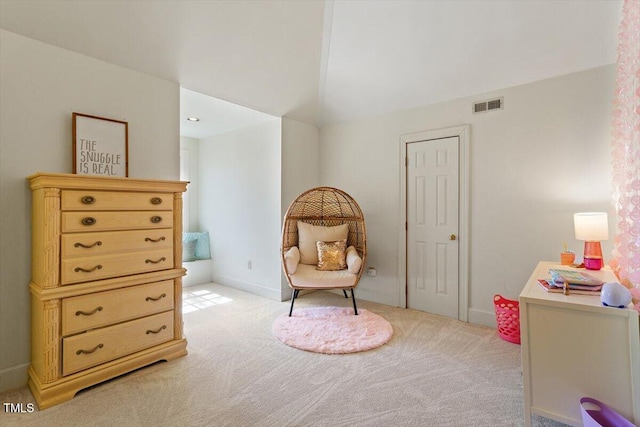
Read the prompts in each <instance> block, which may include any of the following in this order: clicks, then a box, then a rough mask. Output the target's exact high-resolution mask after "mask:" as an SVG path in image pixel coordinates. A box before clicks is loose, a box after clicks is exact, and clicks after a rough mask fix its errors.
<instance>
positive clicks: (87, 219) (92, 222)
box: [82, 216, 98, 225]
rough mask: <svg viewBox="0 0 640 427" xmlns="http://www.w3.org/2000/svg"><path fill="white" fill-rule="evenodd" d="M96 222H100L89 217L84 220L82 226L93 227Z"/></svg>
mask: <svg viewBox="0 0 640 427" xmlns="http://www.w3.org/2000/svg"><path fill="white" fill-rule="evenodd" d="M96 222H98V221H96V219H95V218H93V217H90V216H88V217H86V218H82V225H93V224H95V223H96Z"/></svg>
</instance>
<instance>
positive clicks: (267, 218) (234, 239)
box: [199, 118, 281, 300]
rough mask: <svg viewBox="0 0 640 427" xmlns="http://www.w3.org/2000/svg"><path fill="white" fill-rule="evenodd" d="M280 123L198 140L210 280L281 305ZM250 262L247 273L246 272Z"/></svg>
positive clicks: (271, 122)
mask: <svg viewBox="0 0 640 427" xmlns="http://www.w3.org/2000/svg"><path fill="white" fill-rule="evenodd" d="M280 141H281V119H279V118H278V119H274V120H272V121H269V122H264V123H261V124H258V125H254V126H250V127H246V128H243V129H239V130H236V131H232V132H227V133H224V134H221V135H216V136H212V137H209V138H203V139H201V140H200V148H199V151H200V157H199V171H200V173H199V180H200V225H201V228H202V230H207V231H208V232H209V236H210V239H211V249H212V251H211V257H212V259H213V280H214V281H215V282H217V283H221V284H224V285H228V286H233V287H236V288H239V289H243V290H246V291H249V292H252V293H254V294H258V295H262V296H265V297H268V298H271V299H275V300H280V299H281V291H280V282H281V279H280V258H279V247H280V221H281V220H280V209H281V201H280V200H281V190H280V171H281V151H280V149H281V144H280ZM249 261H251V269H250V268H249V266H248V263H249Z"/></svg>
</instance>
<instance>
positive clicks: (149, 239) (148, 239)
mask: <svg viewBox="0 0 640 427" xmlns="http://www.w3.org/2000/svg"><path fill="white" fill-rule="evenodd" d="M163 240H165V238H164V236H162V237H160V238H159V239H156V240H153V239H152V238H151V237H146V238H145V239H144V241H145V242H153V243H158V242H162V241H163Z"/></svg>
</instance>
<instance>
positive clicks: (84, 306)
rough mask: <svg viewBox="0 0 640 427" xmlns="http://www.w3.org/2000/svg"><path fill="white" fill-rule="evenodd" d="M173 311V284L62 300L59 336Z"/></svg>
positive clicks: (163, 283)
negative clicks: (60, 331)
mask: <svg viewBox="0 0 640 427" xmlns="http://www.w3.org/2000/svg"><path fill="white" fill-rule="evenodd" d="M171 309H173V280H167V281H164V282H158V283H151V284H148V285H140V286H133V287H131V288H125V289H117V290H114V291H106V292H98V293H94V294H90V295H82V296H79V297H73V298H65V299H63V300H62V335H64V336H66V335H71V334H74V333H78V332H82V331H86V330H88V329H95V328H98V327H101V326H107V325H111V324H114V323H120V322H123V321H125V320H131V319H136V318H138V317H143V316H147V315H149V314H153V313H160V312H162V311H167V310H171Z"/></svg>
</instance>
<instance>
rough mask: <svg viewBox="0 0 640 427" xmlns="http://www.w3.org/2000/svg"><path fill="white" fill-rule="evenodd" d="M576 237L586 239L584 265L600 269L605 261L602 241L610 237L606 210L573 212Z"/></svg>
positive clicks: (591, 268) (592, 268)
mask: <svg viewBox="0 0 640 427" xmlns="http://www.w3.org/2000/svg"><path fill="white" fill-rule="evenodd" d="M573 225H574V227H575V232H576V239H578V240H584V260H583V263H584V266H585V267H586V268H587V269H589V270H600V269H601V268H602V267H603V265H604V261H603V259H602V248H601V246H600V241H602V240H607V239H609V221H608V219H607V214H606V212H581V213H576V214H573Z"/></svg>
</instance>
